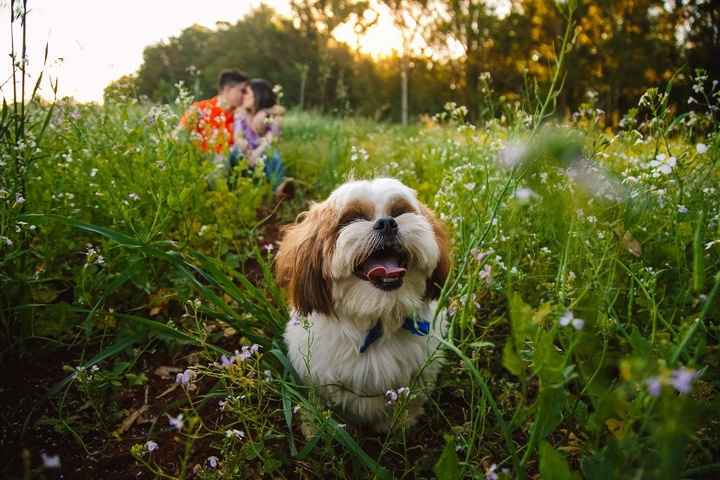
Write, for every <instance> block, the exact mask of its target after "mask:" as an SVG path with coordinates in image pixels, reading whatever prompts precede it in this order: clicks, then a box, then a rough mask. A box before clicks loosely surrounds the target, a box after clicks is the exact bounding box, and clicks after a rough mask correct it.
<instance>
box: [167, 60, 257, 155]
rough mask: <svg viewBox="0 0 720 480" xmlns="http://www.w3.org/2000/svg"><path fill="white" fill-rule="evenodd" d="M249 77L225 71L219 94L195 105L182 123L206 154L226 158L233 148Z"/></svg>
mask: <svg viewBox="0 0 720 480" xmlns="http://www.w3.org/2000/svg"><path fill="white" fill-rule="evenodd" d="M248 80H249V79H248V77H247V75H245V74H244V73H243V72H240V71H238V70H223V71H222V72H220V76H219V77H218V94H217V95H216V96H214V97H212V98H210V99H207V100H200V101H199V102H195V103H193V104H192V105H191V106H190V108H189V109H188V111H187V112H185V114H184V115H183V116H182V118H181V119H180V127H181V129H183V130H186V131H188V132H190V138H191V139H192V141H193V143H194V144H195V145H197V147H198V148H199V149H200V150H202V151H203V152H212V153H215V154H216V156H222V157H227V155H228V151H229V150H230V147H231V146H232V145H233V143H234V140H233V121H234V118H235V109H236V108H237V107H239V106H240V105H242V101H243V92H244V91H245V89H246V87H247V84H248Z"/></svg>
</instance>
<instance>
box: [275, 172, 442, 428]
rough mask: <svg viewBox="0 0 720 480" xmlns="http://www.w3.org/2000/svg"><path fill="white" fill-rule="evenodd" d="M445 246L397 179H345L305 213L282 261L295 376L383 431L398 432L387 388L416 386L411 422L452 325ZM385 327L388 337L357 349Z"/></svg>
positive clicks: (286, 240) (291, 231) (430, 217)
mask: <svg viewBox="0 0 720 480" xmlns="http://www.w3.org/2000/svg"><path fill="white" fill-rule="evenodd" d="M391 219H392V220H391ZM378 226H379V227H378ZM448 249H449V245H448V238H447V234H446V233H445V230H444V228H443V226H442V225H441V224H440V222H439V221H438V220H437V218H436V217H435V215H434V214H433V213H432V212H431V211H430V210H429V209H428V208H427V207H425V206H424V205H423V204H422V203H420V202H419V201H418V199H417V196H416V194H415V191H414V190H412V189H410V188H409V187H407V186H405V185H404V184H402V183H401V182H399V181H398V180H395V179H390V178H380V179H375V180H371V181H353V182H348V183H345V184H344V185H342V186H340V187H339V188H337V189H336V190H335V191H334V192H333V193H332V194H331V195H330V196H329V197H328V198H327V200H325V201H324V202H322V203H317V204H314V205H312V206H311V207H310V209H309V210H308V211H307V212H304V213H303V214H301V215H300V216H299V217H298V220H297V221H296V223H295V224H293V225H290V226H288V227H286V230H285V234H284V237H283V239H282V241H281V243H280V248H279V251H278V255H277V258H276V272H277V276H278V281H279V282H280V284H281V285H282V286H284V287H285V288H286V289H287V291H288V297H289V302H290V305H291V307H292V310H293V312H292V316H291V321H290V322H288V324H287V326H286V330H285V342H286V343H287V346H288V355H289V358H290V360H291V362H292V365H293V367H294V368H295V370H296V371H297V373H298V374H299V375H300V376H301V377H302V378H303V379H304V381H306V382H307V383H310V384H312V385H314V386H316V387H318V390H319V392H320V394H321V395H322V396H323V398H324V399H325V400H326V401H328V402H330V403H332V404H333V405H334V406H336V407H339V408H340V409H341V410H342V411H343V412H344V413H345V414H347V415H349V416H350V417H352V418H353V419H354V420H356V421H358V422H360V423H369V424H371V425H372V426H373V427H374V428H375V429H377V430H387V429H389V428H390V426H391V425H390V423H391V415H392V413H391V412H392V411H391V409H390V408H389V407H388V405H387V404H386V403H387V402H386V398H385V394H386V392H387V391H388V390H391V389H398V388H400V387H408V386H410V385H411V384H412V385H413V389H412V390H413V394H412V396H411V397H410V398H411V400H410V401H409V402H410V403H409V408H408V414H409V416H408V418H407V420H408V424H413V423H414V422H415V421H416V420H417V417H418V416H419V415H420V413H421V412H422V403H423V401H424V400H425V396H426V395H425V392H426V391H428V390H429V389H430V388H432V386H433V385H434V383H435V378H436V376H437V373H438V370H439V368H440V361H439V359H438V355H437V353H436V350H437V349H438V344H439V343H440V342H439V341H438V337H439V336H441V335H442V334H443V333H444V332H445V323H446V321H445V315H444V312H440V313H439V314H437V315H436V313H435V308H436V303H437V302H436V301H435V300H436V299H437V297H438V295H439V292H440V289H441V288H442V285H443V284H444V282H445V279H446V277H447V274H448V270H449V267H450V259H449V251H448ZM383 252H385V253H383ZM396 253H397V255H396ZM378 257H382V258H381V259H380V260H377V258H378ZM383 262H384V263H383ZM398 262H399V263H398ZM378 263H382V264H383V265H386V266H388V268H387V270H385V269H384V267H383V269H380V270H379V271H380V272H386V271H388V272H389V271H393V272H394V271H398V272H400V271H402V270H404V273H402V274H401V276H400V277H398V276H397V275H395V276H393V277H392V278H385V277H383V278H379V277H377V276H369V274H367V271H368V270H369V269H371V268H373V266H377V264H378ZM410 315H415V316H416V318H418V319H421V320H424V321H427V322H430V324H431V331H430V334H429V335H427V336H416V335H413V334H412V333H411V332H409V331H408V330H406V329H403V328H402V324H403V321H404V319H405V318H406V317H408V316H410ZM300 319H302V320H300ZM433 320H434V321H433ZM378 322H380V323H381V324H382V336H381V337H380V338H379V339H378V340H377V341H375V342H374V343H372V344H371V345H370V346H369V347H368V348H367V350H366V351H365V352H364V353H360V346H361V345H362V344H363V341H364V339H365V338H366V336H367V335H368V332H369V331H370V330H371V329H372V328H373V327H374V326H375V325H377V323H378ZM431 357H432V358H431ZM413 382H414V383H413Z"/></svg>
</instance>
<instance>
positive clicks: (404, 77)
mask: <svg viewBox="0 0 720 480" xmlns="http://www.w3.org/2000/svg"><path fill="white" fill-rule="evenodd" d="M400 90H401V95H402V102H401V105H402V107H401V108H402V124H403V125H407V124H408V61H407V57H405V56H403V59H402V68H401V71H400Z"/></svg>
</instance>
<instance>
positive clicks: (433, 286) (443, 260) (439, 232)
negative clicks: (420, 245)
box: [420, 205, 450, 300]
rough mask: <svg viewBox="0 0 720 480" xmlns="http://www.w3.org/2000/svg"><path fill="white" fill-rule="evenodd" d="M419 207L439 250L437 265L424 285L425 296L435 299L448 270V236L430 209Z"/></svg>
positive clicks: (438, 294)
mask: <svg viewBox="0 0 720 480" xmlns="http://www.w3.org/2000/svg"><path fill="white" fill-rule="evenodd" d="M420 209H421V210H422V214H423V215H424V216H425V218H427V220H428V222H430V225H431V226H432V229H433V234H434V235H435V242H437V246H438V250H439V256H438V262H437V265H436V266H435V270H433V273H432V275H430V278H428V279H427V282H426V286H425V298H428V299H432V300H436V299H437V298H438V297H439V296H440V291H441V290H442V288H443V286H444V285H445V281H446V280H447V277H448V273H449V272H450V237H449V236H448V234H447V230H446V229H445V226H444V225H443V223H442V222H441V221H440V220H439V219H438V218H437V216H436V215H435V213H434V212H433V211H432V210H430V209H429V208H428V207H426V206H425V205H420Z"/></svg>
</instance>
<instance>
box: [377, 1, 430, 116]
mask: <svg viewBox="0 0 720 480" xmlns="http://www.w3.org/2000/svg"><path fill="white" fill-rule="evenodd" d="M381 1H382V4H383V5H385V6H386V7H387V9H388V10H389V11H390V13H391V14H392V17H393V24H394V25H395V27H396V28H397V29H398V31H399V32H400V37H401V39H402V46H401V51H400V84H401V119H402V124H403V125H407V123H408V75H409V71H410V55H411V51H412V49H413V45H414V44H415V43H416V42H418V41H423V40H424V34H425V31H426V30H427V29H428V27H429V25H430V23H431V21H432V20H431V18H432V16H431V12H430V9H429V8H428V0H381Z"/></svg>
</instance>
